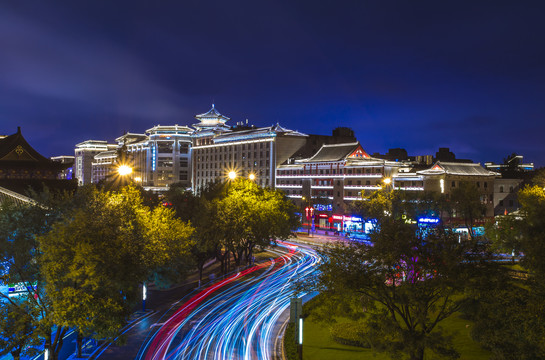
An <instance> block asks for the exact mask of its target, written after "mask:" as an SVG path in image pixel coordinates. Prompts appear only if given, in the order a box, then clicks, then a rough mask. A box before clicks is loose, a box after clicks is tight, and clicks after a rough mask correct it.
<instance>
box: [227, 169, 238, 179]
mask: <svg viewBox="0 0 545 360" xmlns="http://www.w3.org/2000/svg"><path fill="white" fill-rule="evenodd" d="M227 177H229V180H235V179H236V177H237V173H236V172H234V171H229V173H228V174H227Z"/></svg>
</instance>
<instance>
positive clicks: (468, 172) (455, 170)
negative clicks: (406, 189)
mask: <svg viewBox="0 0 545 360" xmlns="http://www.w3.org/2000/svg"><path fill="white" fill-rule="evenodd" d="M417 173H418V174H423V175H440V174H448V175H465V176H497V175H499V174H497V173H495V172H493V171H489V170H486V169H485V168H483V167H482V166H481V164H478V163H449V162H441V161H438V162H436V163H435V164H434V165H433V166H432V167H431V168H429V169H426V170H421V171H418V172H417Z"/></svg>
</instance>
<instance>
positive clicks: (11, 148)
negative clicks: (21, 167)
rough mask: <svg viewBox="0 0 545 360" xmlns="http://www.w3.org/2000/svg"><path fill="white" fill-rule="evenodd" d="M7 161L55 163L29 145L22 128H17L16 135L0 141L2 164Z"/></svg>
mask: <svg viewBox="0 0 545 360" xmlns="http://www.w3.org/2000/svg"><path fill="white" fill-rule="evenodd" d="M5 161H10V162H11V161H16V162H33V163H44V164H50V163H53V162H52V161H51V160H50V159H48V158H46V157H44V156H42V155H41V154H40V153H38V152H37V151H36V150H34V148H33V147H32V146H30V145H29V144H28V142H27V141H26V140H25V138H24V137H23V135H22V134H21V128H20V127H17V132H16V133H15V134H13V135H9V136H6V137H4V138H2V139H0V163H3V162H5Z"/></svg>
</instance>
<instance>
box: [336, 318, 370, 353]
mask: <svg viewBox="0 0 545 360" xmlns="http://www.w3.org/2000/svg"><path fill="white" fill-rule="evenodd" d="M330 332H331V338H332V339H333V340H334V341H336V342H338V343H339V344H343V345H350V346H358V347H362V348H369V347H371V346H370V345H369V342H368V341H367V340H366V337H367V329H366V326H365V325H364V324H361V323H359V322H345V323H338V324H333V325H332V326H331V328H330Z"/></svg>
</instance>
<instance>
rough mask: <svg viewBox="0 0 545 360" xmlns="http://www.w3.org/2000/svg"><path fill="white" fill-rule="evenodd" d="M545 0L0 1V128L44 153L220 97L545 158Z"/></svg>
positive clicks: (424, 148) (322, 122)
mask: <svg viewBox="0 0 545 360" xmlns="http://www.w3.org/2000/svg"><path fill="white" fill-rule="evenodd" d="M543 10H545V3H543V2H541V1H528V2H525V3H524V4H523V5H522V4H519V3H516V2H513V1H506V0H505V1H503V0H498V1H494V2H475V1H456V2H455V1H447V2H446V1H440V2H438V1H419V2H408V1H360V0H348V1H343V2H334V1H306V0H303V1H297V2H293V1H284V0H279V1H264V2H262V1H242V0H234V1H228V2H226V1H196V0H190V1H183V2H179V1H164V2H159V3H150V2H144V1H130V2H129V1H116V2H98V1H78V2H74V1H60V2H57V3H55V4H52V3H50V2H37V1H36V2H32V1H30V2H19V3H10V4H9V5H7V4H2V5H0V48H1V49H2V56H0V125H1V126H0V132H2V133H10V132H13V131H15V130H14V129H16V126H17V125H21V126H22V127H23V130H24V132H25V135H27V137H29V140H30V141H31V143H33V144H34V145H35V146H36V147H37V148H38V150H40V151H42V152H43V153H44V154H46V155H58V154H69V153H71V152H72V151H73V146H74V144H75V143H77V142H79V141H82V140H85V139H89V138H94V139H107V140H112V139H113V138H115V137H116V136H119V135H120V134H121V133H122V132H123V131H126V130H130V131H135V132H143V131H145V130H146V129H148V128H151V127H152V126H154V125H156V124H159V123H161V124H167V123H179V124H191V123H193V115H194V114H196V113H201V112H204V111H206V110H208V108H209V107H210V105H211V103H213V102H214V103H216V105H217V107H218V109H219V110H220V111H221V112H223V113H225V115H227V116H230V117H231V118H232V119H233V122H236V121H240V120H244V119H246V118H248V119H250V121H251V122H253V123H255V124H256V125H262V126H265V125H270V124H272V123H276V122H280V123H281V124H283V125H284V126H286V127H291V128H294V129H298V130H300V131H303V132H307V133H322V134H327V133H330V132H331V130H332V128H334V127H335V126H350V127H352V128H354V130H355V131H356V135H357V136H358V138H359V139H360V140H361V142H362V143H363V144H364V147H365V148H366V150H368V151H369V152H385V151H387V150H388V148H393V147H404V148H407V150H409V153H434V152H435V151H437V148H439V147H451V149H452V150H453V151H454V152H455V153H456V154H457V155H458V156H459V157H469V158H472V159H474V160H476V161H485V160H496V161H499V160H501V159H502V158H503V157H505V155H506V154H508V153H511V152H519V153H523V154H524V155H525V156H526V159H527V160H529V161H534V162H536V163H537V164H539V165H545V150H544V149H545V146H544V145H543V141H542V140H541V134H543V133H544V130H545V121H543V118H544V114H545V102H544V101H543V99H544V97H545V66H544V65H543V64H545V38H544V37H543V36H542V35H543V34H544V33H545V22H543V21H542V19H541V17H542V14H543Z"/></svg>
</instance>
